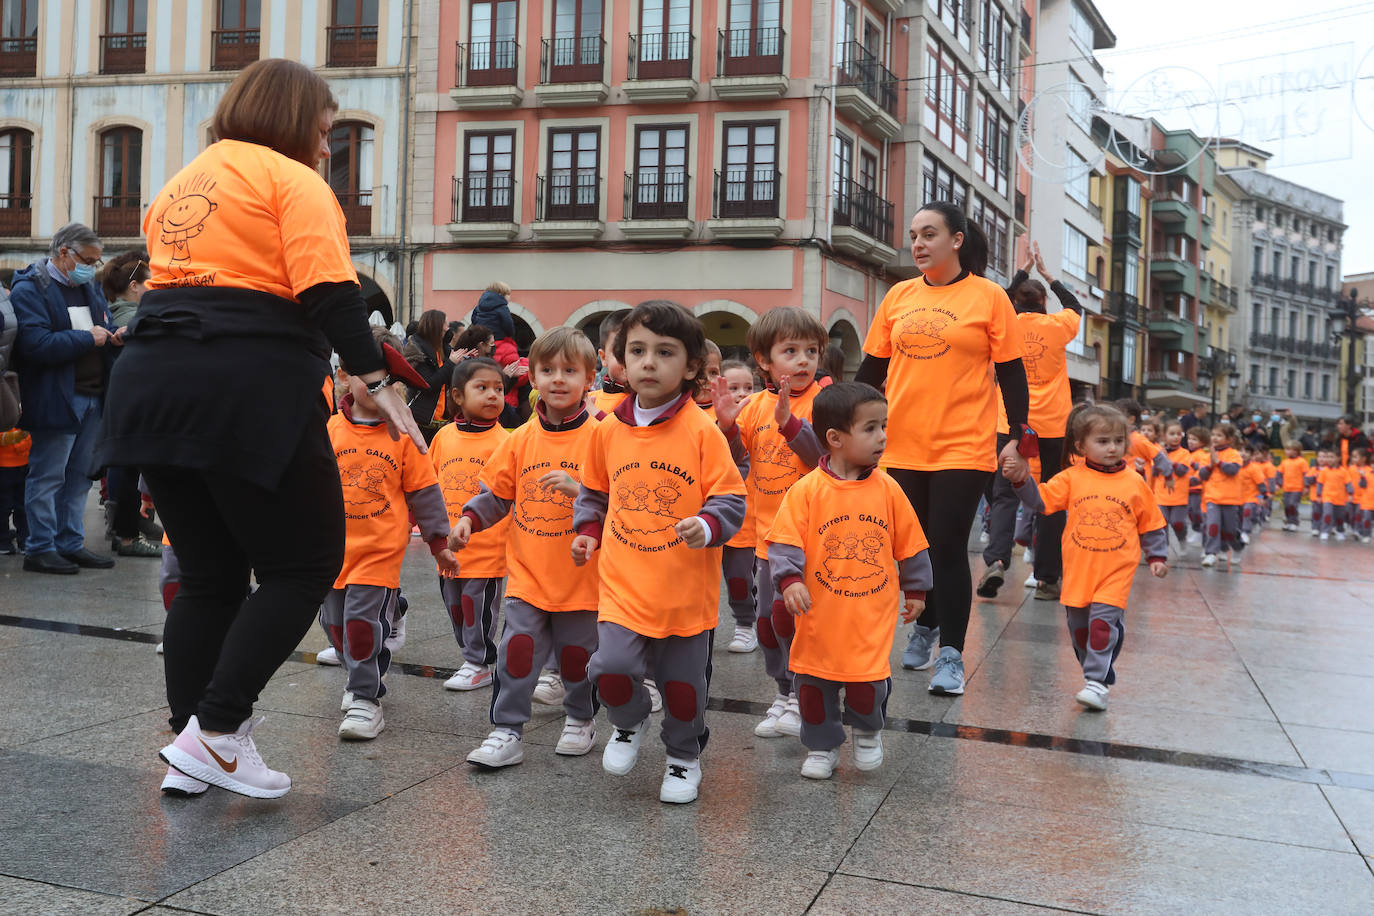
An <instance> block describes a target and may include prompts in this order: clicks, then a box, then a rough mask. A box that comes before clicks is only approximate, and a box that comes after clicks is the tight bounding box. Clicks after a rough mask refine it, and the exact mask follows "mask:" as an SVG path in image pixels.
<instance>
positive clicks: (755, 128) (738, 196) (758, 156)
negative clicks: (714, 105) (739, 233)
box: [717, 121, 782, 218]
mask: <svg viewBox="0 0 1374 916" xmlns="http://www.w3.org/2000/svg"><path fill="white" fill-rule="evenodd" d="M724 153H725V155H724V157H723V161H724V165H725V168H724V172H723V173H722V174H721V176H720V187H719V189H718V190H717V200H718V212H719V214H720V216H722V217H726V218H729V217H735V218H741V217H776V216H777V215H778V190H779V183H780V179H781V178H782V175H781V174H780V173H779V172H778V122H777V121H757V122H750V123H740V122H732V123H729V124H727V125H726V127H725V150H724Z"/></svg>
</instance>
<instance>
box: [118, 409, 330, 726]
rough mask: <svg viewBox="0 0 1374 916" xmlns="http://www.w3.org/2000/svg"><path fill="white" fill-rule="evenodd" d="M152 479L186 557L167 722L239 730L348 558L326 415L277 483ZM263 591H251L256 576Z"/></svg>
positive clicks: (174, 476)
mask: <svg viewBox="0 0 1374 916" xmlns="http://www.w3.org/2000/svg"><path fill="white" fill-rule="evenodd" d="M143 478H144V480H145V482H146V483H147V485H148V489H149V491H150V492H151V493H152V495H153V501H154V503H155V504H156V505H157V510H158V513H159V514H160V515H161V516H162V520H163V523H164V525H165V526H166V529H167V537H168V540H169V541H171V543H172V546H173V548H174V549H175V550H176V555H177V560H178V561H180V563H181V588H180V589H179V590H178V591H177V595H176V598H175V599H174V600H173V601H172V606H171V608H170V609H168V612H167V626H166V629H165V630H164V635H163V642H164V644H165V646H166V655H165V656H164V659H165V663H166V671H167V700H168V702H169V703H170V704H171V707H172V716H171V719H169V720H168V721H169V722H170V723H171V726H172V728H173V729H174V730H176V731H178V732H179V731H181V729H182V728H184V727H185V726H186V722H187V720H189V719H190V718H191V716H193V715H195V716H198V717H199V722H200V725H201V727H202V728H205V729H209V730H210V731H220V732H231V731H234V730H235V729H237V728H238V727H239V726H240V725H241V724H242V723H243V721H244V720H245V719H247V718H248V717H249V715H251V714H252V712H253V704H254V702H256V701H257V699H258V694H259V693H260V692H261V691H262V688H263V687H265V686H266V685H267V681H268V680H269V679H270V678H271V677H272V675H273V674H275V673H276V671H277V669H278V668H280V667H281V665H282V662H284V661H286V659H287V657H288V656H290V654H291V653H292V651H294V650H295V648H296V646H297V645H298V644H299V643H300V641H301V638H302V637H303V636H304V635H305V634H306V632H307V631H308V630H309V629H310V625H311V624H312V623H313V622H314V620H315V617H316V615H317V614H318V612H319V609H320V605H321V603H323V601H324V597H325V595H326V594H328V593H329V589H330V587H331V586H332V585H333V584H334V579H335V577H336V576H337V575H338V574H339V568H340V567H341V566H342V565H343V555H344V515H343V495H342V491H341V490H340V486H339V471H338V465H337V464H336V463H335V459H334V450H333V448H332V447H331V446H330V444H329V437H328V434H327V433H326V431H325V427H324V423H323V422H322V421H321V422H319V423H311V424H310V428H309V429H307V430H306V431H305V432H304V433H303V434H302V437H301V442H300V444H299V445H298V446H297V448H296V453H295V455H294V456H293V457H292V459H291V462H290V464H288V465H287V467H286V470H285V472H284V473H283V475H282V479H281V481H280V482H279V483H278V484H277V487H276V489H274V490H267V489H264V488H263V487H261V486H259V485H257V484H253V483H249V482H248V481H246V480H243V479H242V478H238V477H232V476H229V475H226V474H222V473H213V472H209V471H198V470H190V469H187V468H173V467H149V468H145V469H144V472H143ZM250 573H251V574H252V575H253V576H254V577H256V579H257V583H258V588H257V590H256V591H254V592H253V593H252V594H251V595H250V594H249V591H248V583H249V574H250Z"/></svg>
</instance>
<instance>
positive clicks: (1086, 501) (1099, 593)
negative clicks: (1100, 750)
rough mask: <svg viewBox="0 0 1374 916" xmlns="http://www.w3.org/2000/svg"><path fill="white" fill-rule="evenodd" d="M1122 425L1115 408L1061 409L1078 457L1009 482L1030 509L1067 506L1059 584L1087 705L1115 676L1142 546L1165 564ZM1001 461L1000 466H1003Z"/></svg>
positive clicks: (1101, 700) (1098, 706)
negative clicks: (1052, 471) (1049, 471)
mask: <svg viewBox="0 0 1374 916" xmlns="http://www.w3.org/2000/svg"><path fill="white" fill-rule="evenodd" d="M1129 432H1130V429H1129V426H1128V422H1127V420H1126V417H1125V415H1124V414H1123V413H1121V411H1119V410H1117V409H1116V408H1114V407H1110V406H1107V405H1105V404H1092V405H1089V404H1080V405H1079V406H1078V407H1076V408H1074V411H1073V413H1071V414H1070V415H1069V424H1068V435H1067V438H1068V440H1069V442H1070V443H1071V445H1070V446H1069V449H1070V452H1071V453H1076V454H1079V455H1082V456H1083V458H1084V459H1085V460H1084V463H1083V464H1081V465H1073V466H1071V467H1069V468H1066V469H1065V470H1063V471H1060V472H1059V473H1058V474H1056V475H1055V476H1054V477H1052V478H1051V479H1050V480H1049V481H1048V482H1046V483H1045V484H1044V485H1042V486H1040V487H1039V488H1038V489H1037V487H1036V484H1035V481H1034V480H1033V479H1031V478H1027V479H1026V482H1025V483H1023V484H1022V485H1021V486H1019V487H1017V488H1016V494H1017V496H1019V497H1020V498H1021V501H1022V502H1023V503H1024V504H1026V505H1027V506H1030V507H1031V508H1032V509H1034V510H1035V511H1036V512H1061V511H1067V512H1068V519H1067V521H1066V523H1065V526H1064V589H1063V591H1062V592H1061V598H1060V600H1062V601H1063V603H1064V610H1065V611H1066V612H1067V615H1068V623H1069V635H1070V636H1071V637H1072V639H1073V649H1074V653H1075V654H1076V655H1077V656H1078V661H1079V664H1080V665H1082V667H1083V677H1084V684H1083V689H1082V690H1080V691H1079V692H1078V693H1077V695H1075V697H1074V699H1075V700H1077V701H1078V703H1079V704H1080V705H1082V706H1084V707H1086V708H1087V709H1092V710H1098V711H1101V710H1105V709H1106V708H1107V692H1108V688H1109V687H1110V686H1111V685H1112V684H1113V683H1115V682H1116V669H1115V662H1116V657H1117V654H1118V653H1119V652H1120V651H1121V639H1122V636H1123V635H1124V633H1125V626H1124V618H1125V614H1126V600H1127V598H1128V597H1129V596H1130V593H1131V582H1132V580H1133V579H1134V578H1135V571H1136V567H1137V566H1139V565H1140V552H1141V550H1142V549H1144V551H1145V555H1146V557H1147V558H1148V560H1149V563H1150V572H1152V573H1154V575H1156V576H1158V577H1160V578H1163V577H1164V576H1165V575H1167V574H1168V572H1169V568H1168V564H1167V562H1166V559H1165V558H1166V556H1167V553H1168V550H1169V536H1168V532H1167V529H1166V528H1165V525H1164V516H1163V515H1161V514H1160V512H1159V507H1158V506H1157V505H1155V500H1154V495H1153V494H1152V493H1151V492H1150V488H1149V487H1148V486H1146V484H1145V481H1144V480H1142V479H1141V478H1140V476H1139V475H1138V474H1133V473H1130V472H1129V471H1128V470H1127V468H1128V467H1129V465H1128V464H1127V462H1126V461H1125V460H1124V459H1125V457H1126V455H1127V451H1128V448H1129V446H1128V445H1127V441H1128V440H1127V436H1128V435H1129ZM1008 470H1009V468H1008V467H1007V465H1006V463H1004V466H1003V473H1004V474H1005V473H1006V472H1007V471H1008Z"/></svg>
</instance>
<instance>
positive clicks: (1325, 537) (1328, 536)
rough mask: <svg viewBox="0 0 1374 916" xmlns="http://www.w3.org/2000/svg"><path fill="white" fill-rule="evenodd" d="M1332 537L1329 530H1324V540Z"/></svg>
mask: <svg viewBox="0 0 1374 916" xmlns="http://www.w3.org/2000/svg"><path fill="white" fill-rule="evenodd" d="M1330 539H1331V534H1330V533H1329V532H1326V531H1323V532H1322V540H1323V541H1327V540H1330Z"/></svg>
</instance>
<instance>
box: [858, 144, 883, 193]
mask: <svg viewBox="0 0 1374 916" xmlns="http://www.w3.org/2000/svg"><path fill="white" fill-rule="evenodd" d="M859 187H861V188H863V189H864V190H865V191H873V192H875V193H876V192H877V190H878V157H877V156H875V155H873V154H872V153H867V152H864V153H860V154H859Z"/></svg>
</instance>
